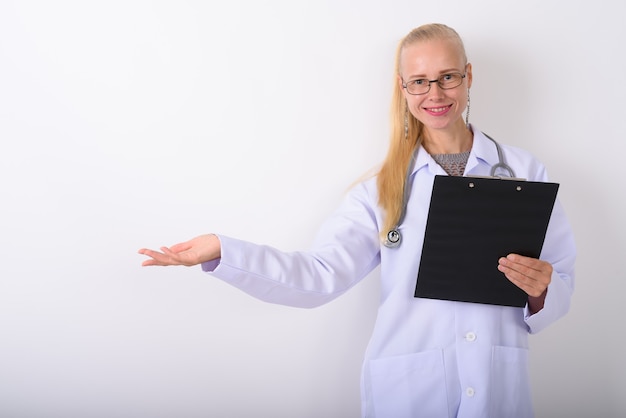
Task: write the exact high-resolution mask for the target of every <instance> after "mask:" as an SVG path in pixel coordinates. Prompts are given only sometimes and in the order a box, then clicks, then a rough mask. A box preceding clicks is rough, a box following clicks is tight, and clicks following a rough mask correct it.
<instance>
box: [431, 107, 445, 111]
mask: <svg viewBox="0 0 626 418" xmlns="http://www.w3.org/2000/svg"><path fill="white" fill-rule="evenodd" d="M446 109H447V107H431V108H430V109H428V110H430V111H431V112H443V111H444V110H446Z"/></svg>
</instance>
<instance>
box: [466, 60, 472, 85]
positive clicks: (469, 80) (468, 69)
mask: <svg viewBox="0 0 626 418" xmlns="http://www.w3.org/2000/svg"><path fill="white" fill-rule="evenodd" d="M465 74H466V75H465V78H466V79H467V88H468V89H469V88H470V87H472V64H471V63H469V62H468V63H467V66H466V67H465Z"/></svg>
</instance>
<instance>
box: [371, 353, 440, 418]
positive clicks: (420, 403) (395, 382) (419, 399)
mask: <svg viewBox="0 0 626 418" xmlns="http://www.w3.org/2000/svg"><path fill="white" fill-rule="evenodd" d="M369 374H370V382H371V390H372V397H373V405H374V409H375V414H376V417H377V418H404V417H407V418H408V417H411V418H415V417H447V416H448V402H447V396H446V395H447V394H446V382H445V379H444V376H445V373H444V363H443V353H442V351H441V350H431V351H426V352H422V353H415V354H408V355H403V356H394V357H387V358H381V359H375V360H370V362H369Z"/></svg>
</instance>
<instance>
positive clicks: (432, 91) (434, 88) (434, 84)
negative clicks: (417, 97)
mask: <svg viewBox="0 0 626 418" xmlns="http://www.w3.org/2000/svg"><path fill="white" fill-rule="evenodd" d="M428 86H429V87H430V88H429V89H428V95H429V96H435V97H441V96H442V95H443V89H442V88H441V86H440V85H439V80H429V81H428Z"/></svg>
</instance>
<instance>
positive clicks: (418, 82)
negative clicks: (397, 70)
mask: <svg viewBox="0 0 626 418" xmlns="http://www.w3.org/2000/svg"><path fill="white" fill-rule="evenodd" d="M406 84H407V85H409V84H413V85H415V86H423V85H424V84H428V80H426V79H425V78H418V79H417V80H411V81H409V82H408V83H406Z"/></svg>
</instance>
